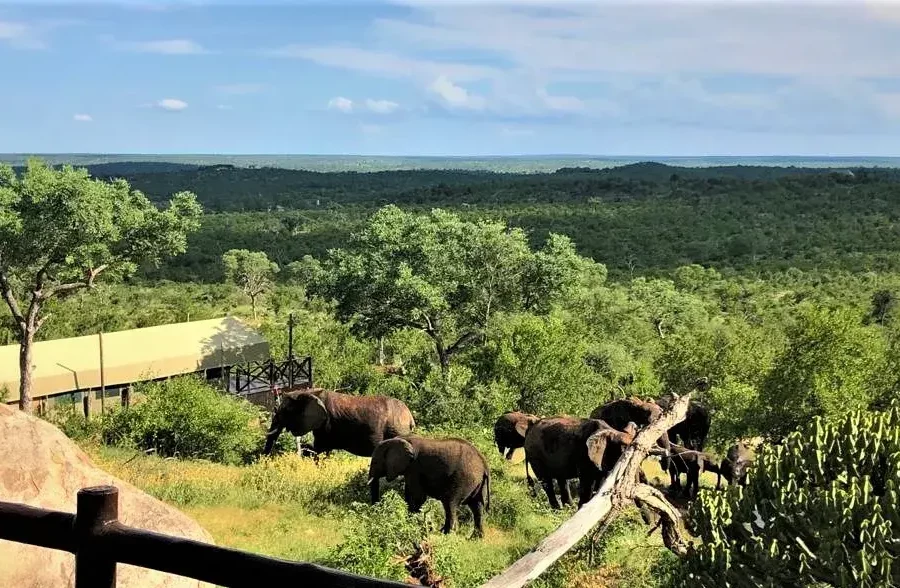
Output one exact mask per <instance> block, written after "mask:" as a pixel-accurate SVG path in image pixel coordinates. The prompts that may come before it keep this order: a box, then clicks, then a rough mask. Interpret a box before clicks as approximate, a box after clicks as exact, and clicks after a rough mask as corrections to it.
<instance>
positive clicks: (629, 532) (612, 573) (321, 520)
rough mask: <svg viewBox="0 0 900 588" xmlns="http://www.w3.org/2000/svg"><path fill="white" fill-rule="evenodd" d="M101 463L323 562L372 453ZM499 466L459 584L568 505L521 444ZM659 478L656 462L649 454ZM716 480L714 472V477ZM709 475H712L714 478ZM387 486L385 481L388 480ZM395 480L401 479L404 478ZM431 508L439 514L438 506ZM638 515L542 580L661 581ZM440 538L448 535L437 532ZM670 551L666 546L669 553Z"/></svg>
mask: <svg viewBox="0 0 900 588" xmlns="http://www.w3.org/2000/svg"><path fill="white" fill-rule="evenodd" d="M86 450H87V451H88V452H89V453H90V455H91V457H92V458H93V459H94V460H95V462H96V463H97V464H98V465H99V466H100V467H102V468H103V469H105V470H107V471H109V472H111V473H112V474H114V475H116V476H119V477H121V478H123V479H125V480H127V481H129V482H131V483H133V484H135V485H136V486H138V487H139V488H141V489H143V490H145V491H147V492H148V493H150V494H152V495H153V496H156V497H157V498H160V499H161V500H163V501H165V502H167V503H169V504H172V505H173V506H176V507H178V508H179V509H181V510H182V511H184V512H185V513H187V514H188V515H190V516H191V517H193V518H194V519H195V520H196V521H197V522H198V523H200V524H201V525H202V526H203V527H204V528H206V529H207V530H208V531H209V532H210V533H211V534H212V536H213V538H214V539H215V541H216V542H217V543H218V544H219V545H223V546H227V547H233V548H237V549H242V550H246V551H251V552H255V553H262V554H266V555H271V556H275V557H281V558H285V559H291V560H303V561H322V560H323V559H324V557H325V556H326V555H327V554H328V552H329V551H330V550H331V549H332V548H334V547H335V546H337V545H338V544H339V543H340V542H341V540H342V538H343V533H344V530H345V529H346V524H347V521H346V518H345V513H346V512H347V510H348V507H349V505H350V504H351V503H352V502H354V501H358V502H366V501H367V490H366V488H365V479H366V468H367V467H368V460H366V459H363V458H357V457H353V456H350V455H347V454H344V453H340V452H338V453H336V454H335V455H334V456H333V457H332V458H330V459H327V460H324V461H323V462H322V464H321V465H320V466H319V467H316V466H315V465H314V464H313V463H312V461H311V460H306V459H299V458H297V457H296V456H294V455H284V456H280V457H278V458H276V459H274V460H271V461H270V462H267V463H257V464H253V465H250V466H243V467H235V466H225V465H220V464H214V463H209V462H204V461H191V460H175V459H161V458H157V457H153V456H143V455H140V456H137V457H135V452H133V451H127V450H122V449H115V448H110V447H97V446H88V447H86ZM488 457H489V460H490V462H491V464H492V469H493V470H494V475H493V478H494V484H493V496H494V508H493V509H492V513H491V515H489V517H488V518H487V520H486V537H485V539H484V540H483V541H455V542H454V545H455V546H456V549H457V555H458V558H459V560H460V564H461V565H460V569H461V570H462V571H461V572H460V573H461V575H462V576H464V577H457V578H455V580H456V583H455V585H456V586H476V585H479V584H480V583H481V582H482V581H483V580H484V579H486V578H487V577H490V576H491V575H493V574H495V573H497V572H498V571H500V570H502V569H504V568H505V567H506V566H508V565H509V564H510V563H512V562H513V561H515V560H516V559H517V558H518V557H520V556H521V555H522V554H524V553H525V552H526V551H528V550H529V549H531V548H532V547H534V545H536V544H537V542H538V541H540V540H541V539H542V538H543V537H544V536H546V535H547V534H548V533H550V532H551V531H552V530H553V529H554V528H556V526H557V525H558V524H559V523H560V522H561V521H562V520H563V519H564V518H565V517H567V516H570V514H571V512H573V510H574V509H572V510H570V511H563V512H562V513H553V512H551V511H550V510H549V509H548V508H547V506H546V499H545V497H544V496H543V494H540V495H539V496H538V497H537V498H531V497H529V496H528V493H527V490H526V486H525V480H524V467H523V465H522V461H521V459H522V456H521V451H520V452H519V454H517V455H516V457H515V458H514V460H513V463H512V464H509V463H504V462H502V460H501V458H500V457H499V456H498V455H496V451H495V452H493V453H492V454H489V455H488ZM646 470H647V473H648V475H649V477H650V479H651V481H652V482H656V481H659V480H660V478H661V474H662V472H661V471H660V470H659V467H658V465H657V464H656V463H655V462H653V463H648V464H647V466H646ZM712 481H713V482H714V478H712ZM706 483H707V484H709V480H706ZM382 487H383V489H386V488H385V484H384V482H382ZM388 487H398V483H393V484H390V485H389V486H388ZM426 509H430V510H431V512H432V518H433V519H435V520H441V517H442V515H441V509H440V505H439V504H437V503H436V502H435V501H429V504H428V505H427V506H426ZM636 521H637V519H636V518H635V517H633V516H632V517H626V520H624V521H623V522H622V523H621V524H618V523H617V524H616V525H614V528H613V529H612V530H611V531H612V532H610V531H609V530H608V531H607V533H606V535H605V536H604V538H603V539H602V542H601V544H599V546H600V547H601V548H600V549H598V550H596V554H597V555H595V559H594V565H593V566H590V565H588V564H587V562H586V558H585V557H584V555H585V554H586V553H587V552H588V547H587V546H585V547H583V548H582V549H581V550H580V551H579V553H576V554H573V555H572V556H571V557H567V558H565V559H564V560H563V561H562V562H561V564H560V565H558V566H555V568H554V569H553V570H552V571H551V572H549V573H548V574H547V577H546V578H544V579H543V580H542V582H541V584H543V585H544V586H563V585H571V586H584V587H586V586H624V585H634V584H633V583H634V582H635V581H638V582H640V583H641V585H653V584H652V583H650V584H648V582H652V577H651V576H652V573H653V570H652V568H653V564H654V562H655V561H657V560H658V559H659V557H660V556H661V551H663V549H662V548H661V546H660V541H659V537H658V533H655V534H654V535H653V536H652V537H649V538H648V537H646V536H645V531H646V529H645V528H644V527H643V526H642V525H641V524H640V523H638V522H636ZM460 523H461V524H460V528H459V529H458V530H457V531H456V534H457V535H458V536H459V538H465V537H469V536H470V534H471V532H472V527H471V515H470V514H469V512H468V510H462V511H460ZM431 538H432V539H433V540H434V541H437V542H440V541H441V540H442V538H440V537H439V536H436V535H431ZM663 555H664V554H663Z"/></svg>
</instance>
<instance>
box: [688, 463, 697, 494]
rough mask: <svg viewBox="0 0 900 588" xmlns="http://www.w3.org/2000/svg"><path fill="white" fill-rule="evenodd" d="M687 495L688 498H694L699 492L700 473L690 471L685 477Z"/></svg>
mask: <svg viewBox="0 0 900 588" xmlns="http://www.w3.org/2000/svg"><path fill="white" fill-rule="evenodd" d="M687 479H688V480H687V495H688V497H689V498H696V497H697V493H698V492H699V491H700V472H699V470H696V469H692V470H691V471H690V472H688V475H687Z"/></svg>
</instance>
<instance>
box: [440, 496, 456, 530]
mask: <svg viewBox="0 0 900 588" xmlns="http://www.w3.org/2000/svg"><path fill="white" fill-rule="evenodd" d="M443 502H444V527H443V528H442V529H441V533H444V534H445V535H446V534H447V533H449V532H450V531H452V530H453V527H454V526H456V503H455V502H453V501H451V500H444V501H443Z"/></svg>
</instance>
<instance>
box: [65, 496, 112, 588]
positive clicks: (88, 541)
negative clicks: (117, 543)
mask: <svg viewBox="0 0 900 588" xmlns="http://www.w3.org/2000/svg"><path fill="white" fill-rule="evenodd" d="M118 520H119V490H118V489H117V488H116V487H115V486H94V487H92V488H84V489H82V490H79V491H78V510H77V511H76V513H75V537H76V539H75V541H76V544H77V545H78V551H77V552H76V553H75V588H115V586H116V560H115V559H112V560H111V559H108V558H105V557H103V553H102V551H100V549H98V547H97V541H96V538H97V535H99V534H100V533H102V532H103V531H104V528H105V527H107V526H109V525H110V524H113V523H116V522H118Z"/></svg>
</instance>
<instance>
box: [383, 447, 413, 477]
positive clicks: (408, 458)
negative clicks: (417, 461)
mask: <svg viewBox="0 0 900 588" xmlns="http://www.w3.org/2000/svg"><path fill="white" fill-rule="evenodd" d="M379 449H381V452H382V456H383V459H384V477H385V478H387V480H388V481H391V480H393V479H394V478H396V477H397V476H402V475H403V474H404V473H405V472H406V468H408V467H409V464H411V463H412V460H413V458H414V457H415V455H416V452H415V449H414V448H413V446H412V443H410V442H409V441H407V440H406V439H401V438H399V437H394V438H393V439H388V440H387V441H383V442H382V443H381V447H379Z"/></svg>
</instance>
